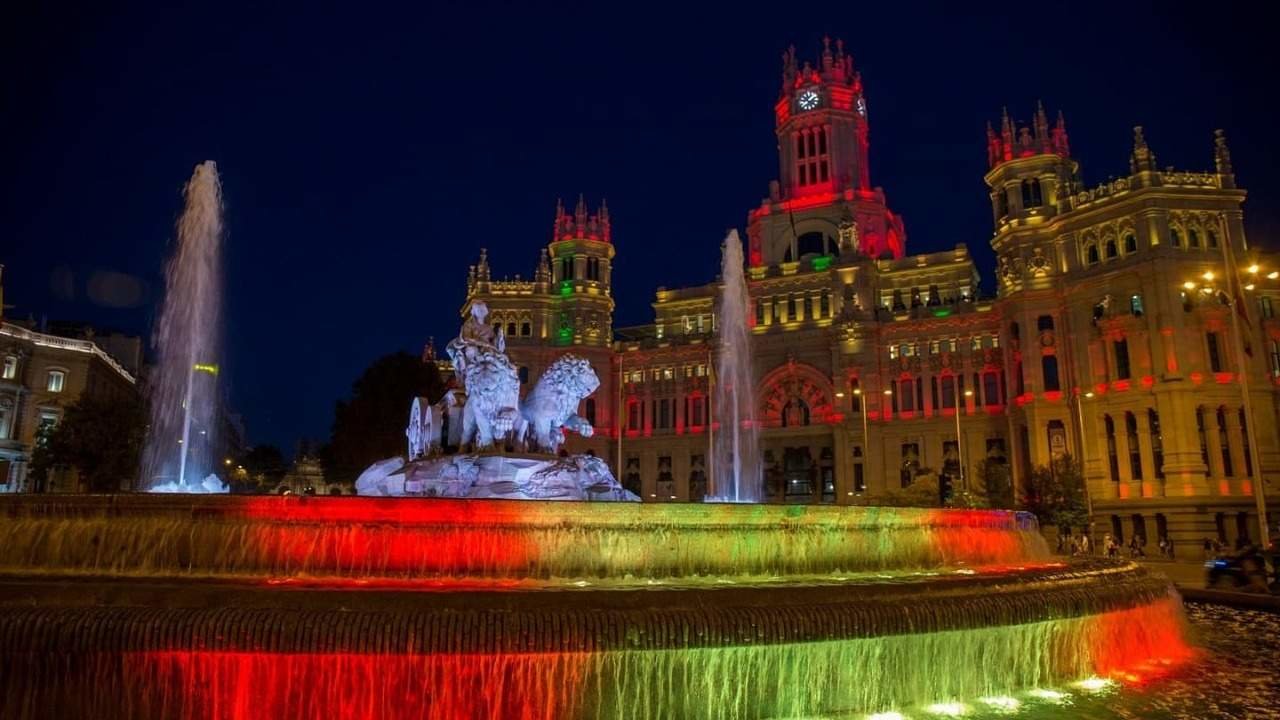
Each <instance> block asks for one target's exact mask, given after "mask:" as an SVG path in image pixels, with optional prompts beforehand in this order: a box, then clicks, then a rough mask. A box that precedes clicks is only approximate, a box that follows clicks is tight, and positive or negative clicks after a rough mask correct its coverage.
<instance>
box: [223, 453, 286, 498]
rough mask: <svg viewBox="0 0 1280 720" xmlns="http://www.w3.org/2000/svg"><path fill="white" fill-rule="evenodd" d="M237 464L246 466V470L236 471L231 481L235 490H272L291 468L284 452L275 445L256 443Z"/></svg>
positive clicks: (241, 466) (242, 466)
mask: <svg viewBox="0 0 1280 720" xmlns="http://www.w3.org/2000/svg"><path fill="white" fill-rule="evenodd" d="M237 464H238V465H239V467H240V468H244V472H243V473H240V472H236V473H235V474H234V475H233V476H232V478H231V481H230V482H231V489H232V491H234V492H271V491H273V490H274V489H275V488H276V486H277V485H279V484H280V481H281V480H282V479H283V478H284V476H285V473H286V472H287V471H288V469H289V467H288V464H287V463H285V461H284V453H282V452H280V448H278V447H276V446H275V445H254V446H253V447H252V448H249V451H248V452H246V453H245V454H244V455H243V456H241V457H240V459H239V462H238V463H237ZM238 469H239V468H237V470H238Z"/></svg>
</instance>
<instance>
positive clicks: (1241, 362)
mask: <svg viewBox="0 0 1280 720" xmlns="http://www.w3.org/2000/svg"><path fill="white" fill-rule="evenodd" d="M1219 223H1220V226H1219V227H1220V228H1221V230H1222V238H1223V242H1222V260H1223V262H1224V263H1226V271H1227V272H1226V276H1227V298H1228V299H1229V300H1230V303H1231V313H1230V315H1231V330H1232V332H1231V335H1232V338H1233V345H1234V350H1235V356H1236V367H1237V369H1238V371H1239V372H1238V375H1239V377H1240V395H1241V402H1242V409H1243V410H1244V417H1245V421H1246V422H1245V428H1244V431H1245V437H1246V438H1247V440H1248V442H1249V454H1250V456H1251V458H1250V459H1251V460H1252V461H1253V476H1254V477H1253V500H1254V503H1255V505H1256V507H1257V512H1258V529H1259V531H1260V533H1261V535H1260V540H1259V542H1260V543H1261V546H1262V547H1263V548H1264V549H1265V548H1266V547H1267V545H1268V544H1269V543H1270V542H1271V533H1270V531H1269V530H1268V529H1267V496H1266V484H1267V483H1266V479H1265V478H1264V477H1263V475H1262V451H1261V448H1259V447H1258V434H1257V433H1258V431H1257V423H1256V422H1254V418H1253V402H1252V400H1251V399H1250V397H1249V364H1248V359H1247V358H1246V357H1245V352H1244V336H1243V335H1242V334H1241V332H1242V329H1241V327H1240V325H1241V323H1240V319H1239V318H1238V317H1236V315H1237V313H1241V312H1244V313H1247V312H1248V308H1247V307H1241V306H1240V302H1241V301H1242V300H1243V299H1244V298H1243V297H1238V296H1237V292H1238V289H1239V287H1240V278H1239V276H1238V275H1237V272H1238V270H1237V268H1236V265H1235V256H1234V251H1233V250H1232V248H1231V244H1232V242H1233V240H1234V239H1233V238H1232V236H1231V234H1230V233H1228V232H1227V227H1226V223H1225V221H1223V220H1221V219H1220V220H1219ZM1242 240H1243V238H1242ZM1250 327H1252V326H1250Z"/></svg>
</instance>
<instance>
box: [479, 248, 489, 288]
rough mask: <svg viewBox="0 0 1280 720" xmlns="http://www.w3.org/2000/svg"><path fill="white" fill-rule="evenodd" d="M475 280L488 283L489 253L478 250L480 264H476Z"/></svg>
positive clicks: (483, 249) (484, 250)
mask: <svg viewBox="0 0 1280 720" xmlns="http://www.w3.org/2000/svg"><path fill="white" fill-rule="evenodd" d="M476 280H478V281H480V282H489V251H488V249H486V248H480V262H478V263H476Z"/></svg>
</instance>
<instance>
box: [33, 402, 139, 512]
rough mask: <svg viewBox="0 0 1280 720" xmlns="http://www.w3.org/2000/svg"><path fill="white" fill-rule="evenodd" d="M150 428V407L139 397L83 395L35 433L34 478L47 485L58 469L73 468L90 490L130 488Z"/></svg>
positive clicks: (38, 483)
mask: <svg viewBox="0 0 1280 720" xmlns="http://www.w3.org/2000/svg"><path fill="white" fill-rule="evenodd" d="M146 428H147V412H146V406H145V405H144V403H143V402H142V400H141V399H140V398H138V397H137V396H134V395H124V396H121V397H116V398H104V397H98V396H91V395H85V396H82V397H81V398H80V399H78V400H76V401H75V402H74V403H72V404H71V405H69V406H67V409H66V412H64V413H63V416H62V419H61V420H59V422H58V423H57V424H56V425H54V426H53V427H52V428H51V429H46V430H42V431H41V434H40V436H39V437H37V440H36V447H35V450H34V451H33V452H32V454H31V471H30V474H31V479H32V481H33V482H34V483H35V484H36V486H37V487H47V485H46V483H47V482H48V478H49V473H50V471H52V470H53V469H54V468H74V469H75V470H76V472H77V474H79V476H80V478H81V480H83V481H84V483H85V484H86V485H87V486H88V488H89V490H90V491H91V492H117V491H119V490H120V489H121V488H124V487H129V486H130V485H131V484H132V483H133V482H134V480H135V479H136V478H137V476H138V464H139V461H140V458H141V455H142V444H143V441H144V439H145V437H146Z"/></svg>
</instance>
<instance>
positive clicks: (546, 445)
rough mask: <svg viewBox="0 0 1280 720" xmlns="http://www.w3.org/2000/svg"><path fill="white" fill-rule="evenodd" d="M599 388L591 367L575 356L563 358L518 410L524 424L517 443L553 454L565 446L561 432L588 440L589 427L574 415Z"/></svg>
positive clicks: (539, 382) (589, 424)
mask: <svg viewBox="0 0 1280 720" xmlns="http://www.w3.org/2000/svg"><path fill="white" fill-rule="evenodd" d="M598 387H600V378H598V377H596V372H595V370H592V369H591V363H589V362H587V360H586V359H585V358H580V357H578V356H576V355H562V356H561V357H560V359H558V360H556V361H555V362H553V363H551V367H549V368H547V371H546V372H545V373H543V375H542V377H541V378H539V379H538V384H537V385H536V386H535V387H534V388H533V390H532V391H531V392H530V393H529V395H528V397H526V398H525V400H524V403H523V404H522V405H521V406H520V415H521V417H522V419H523V421H524V423H523V426H522V427H521V428H520V432H518V433H517V435H518V436H519V437H518V439H521V440H524V441H525V442H527V443H528V444H529V445H530V446H531V448H535V449H538V450H541V451H542V452H548V453H552V454H554V453H556V452H557V451H558V450H559V449H560V444H561V443H563V442H564V433H563V432H561V429H562V428H564V429H568V430H572V431H574V432H576V433H578V434H580V435H582V436H583V437H591V435H592V433H593V432H594V429H593V428H592V427H591V423H589V422H587V421H586V419H585V418H582V417H579V416H578V415H577V413H576V412H575V411H576V410H577V409H578V403H579V402H580V401H581V400H582V399H583V398H585V397H587V396H588V395H590V394H591V393H593V392H595V390H596V388H598Z"/></svg>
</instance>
